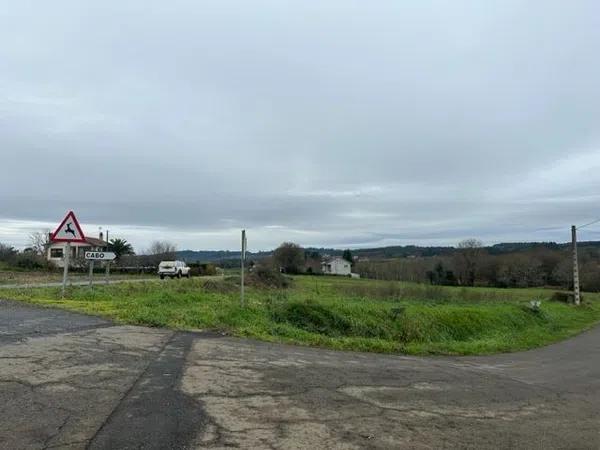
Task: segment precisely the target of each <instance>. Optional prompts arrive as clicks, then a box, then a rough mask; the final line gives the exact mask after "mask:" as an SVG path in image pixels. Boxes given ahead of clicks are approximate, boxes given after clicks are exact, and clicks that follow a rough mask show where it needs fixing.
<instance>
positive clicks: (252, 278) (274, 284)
mask: <svg viewBox="0 0 600 450" xmlns="http://www.w3.org/2000/svg"><path fill="white" fill-rule="evenodd" d="M245 282H246V283H247V284H248V286H253V287H257V288H267V289H285V288H288V287H289V286H290V285H291V279H290V278H289V277H286V276H285V275H283V274H281V273H279V272H278V271H276V270H274V269H271V268H268V267H257V268H256V269H255V270H254V271H253V272H251V273H250V274H249V275H248V277H247V279H246V281H245Z"/></svg>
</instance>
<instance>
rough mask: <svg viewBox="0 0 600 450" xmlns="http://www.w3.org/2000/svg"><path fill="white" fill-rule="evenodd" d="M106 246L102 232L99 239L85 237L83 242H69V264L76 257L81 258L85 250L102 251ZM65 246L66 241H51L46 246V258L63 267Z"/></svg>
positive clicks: (72, 262) (71, 263)
mask: <svg viewBox="0 0 600 450" xmlns="http://www.w3.org/2000/svg"><path fill="white" fill-rule="evenodd" d="M107 247H108V242H106V241H105V240H104V239H103V236H102V233H100V238H99V239H96V238H92V237H86V238H85V242H71V255H70V264H69V265H73V264H74V262H75V261H76V260H77V259H78V258H79V259H83V258H84V255H85V252H92V251H94V252H102V251H106V250H107ZM66 248H67V243H66V242H51V243H50V244H48V246H47V248H46V259H47V260H48V261H50V262H52V263H53V264H55V265H56V266H58V267H64V266H65V262H64V257H65V251H66Z"/></svg>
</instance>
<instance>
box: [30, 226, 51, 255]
mask: <svg viewBox="0 0 600 450" xmlns="http://www.w3.org/2000/svg"><path fill="white" fill-rule="evenodd" d="M29 242H30V244H31V246H30V247H31V251H32V252H33V253H35V254H36V255H43V254H44V253H45V252H46V248H47V247H48V244H50V230H43V231H36V232H35V233H31V234H30V235H29Z"/></svg>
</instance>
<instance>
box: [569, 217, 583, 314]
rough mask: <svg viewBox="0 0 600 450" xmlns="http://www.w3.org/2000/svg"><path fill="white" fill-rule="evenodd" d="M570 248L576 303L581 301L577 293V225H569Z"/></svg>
mask: <svg viewBox="0 0 600 450" xmlns="http://www.w3.org/2000/svg"><path fill="white" fill-rule="evenodd" d="M571 249H572V251H573V301H574V303H575V304H576V305H579V304H580V303H581V295H580V293H579V264H578V262H577V227H576V226H575V225H573V226H571Z"/></svg>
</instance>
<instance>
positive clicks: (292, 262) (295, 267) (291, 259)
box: [273, 242, 304, 273]
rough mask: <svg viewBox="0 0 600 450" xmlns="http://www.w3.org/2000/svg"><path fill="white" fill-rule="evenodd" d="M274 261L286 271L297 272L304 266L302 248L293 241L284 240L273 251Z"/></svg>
mask: <svg viewBox="0 0 600 450" xmlns="http://www.w3.org/2000/svg"><path fill="white" fill-rule="evenodd" d="M273 259H274V260H275V263H276V264H277V265H278V266H279V267H280V268H281V269H283V271H284V272H286V273H299V272H300V271H301V270H302V267H303V266H304V250H303V249H302V247H300V246H299V245H298V244H295V243H293V242H284V243H283V244H281V245H280V246H279V247H277V249H275V252H273Z"/></svg>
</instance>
